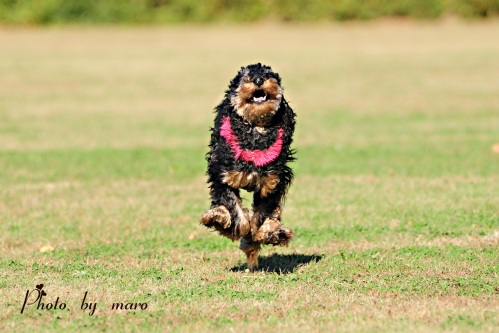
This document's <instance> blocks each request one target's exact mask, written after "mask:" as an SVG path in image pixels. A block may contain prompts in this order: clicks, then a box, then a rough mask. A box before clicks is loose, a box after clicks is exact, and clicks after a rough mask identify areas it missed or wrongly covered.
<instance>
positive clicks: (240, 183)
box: [200, 63, 296, 272]
mask: <svg viewBox="0 0 499 333" xmlns="http://www.w3.org/2000/svg"><path fill="white" fill-rule="evenodd" d="M214 112H215V113H216V116H215V125H214V127H213V128H211V140H210V144H209V148H210V151H209V152H208V153H207V154H206V160H207V161H208V171H207V175H208V184H209V189H210V196H211V209H210V210H208V211H206V212H205V213H204V214H203V215H202V217H201V220H200V223H201V224H202V225H205V226H206V227H208V228H213V229H215V230H216V231H218V232H219V233H220V234H221V235H222V236H225V237H227V238H229V239H231V240H233V241H235V240H238V239H240V249H241V250H242V251H243V252H244V253H245V254H246V257H247V260H248V269H250V270H251V271H252V272H253V271H254V270H255V269H256V268H257V267H258V252H259V251H260V248H261V245H264V244H272V245H281V246H287V245H288V243H289V241H290V240H291V239H292V238H293V236H294V231H293V230H292V229H289V228H286V227H284V226H283V225H282V224H281V214H282V206H283V204H284V201H285V196H286V193H287V191H288V188H289V186H290V185H291V182H292V180H293V171H292V169H291V168H290V167H289V166H288V163H289V162H292V161H294V160H295V158H294V157H293V155H294V154H295V151H294V150H293V149H291V143H292V141H293V132H294V129H295V124H296V122H295V117H296V114H295V113H294V112H293V110H292V109H291V107H290V106H289V105H288V103H287V102H286V100H285V99H284V96H283V87H282V86H281V78H280V77H279V74H277V73H275V72H273V71H272V69H271V68H270V67H269V66H265V65H262V64H260V63H258V64H253V65H249V66H246V67H241V70H240V71H239V72H238V73H237V75H236V77H235V78H234V79H233V80H232V81H231V82H230V85H229V89H228V90H226V91H225V97H224V99H223V100H222V102H221V103H220V104H219V105H218V106H217V107H216V108H215V110H214ZM241 189H243V190H246V191H248V192H253V205H252V207H253V214H252V215H251V216H250V214H249V211H248V209H246V208H243V206H242V200H241V197H240V190H241Z"/></svg>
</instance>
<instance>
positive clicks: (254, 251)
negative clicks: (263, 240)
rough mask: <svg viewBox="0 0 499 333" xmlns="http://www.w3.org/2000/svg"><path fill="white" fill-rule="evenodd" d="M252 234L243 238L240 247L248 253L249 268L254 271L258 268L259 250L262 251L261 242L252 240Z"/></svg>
mask: <svg viewBox="0 0 499 333" xmlns="http://www.w3.org/2000/svg"><path fill="white" fill-rule="evenodd" d="M252 238H253V237H252V236H251V234H249V235H247V236H246V237H243V238H241V243H240V245H239V248H240V249H241V250H242V251H243V252H244V254H246V258H248V269H249V270H250V271H251V272H254V271H255V269H256V268H258V252H260V243H257V242H253V241H252Z"/></svg>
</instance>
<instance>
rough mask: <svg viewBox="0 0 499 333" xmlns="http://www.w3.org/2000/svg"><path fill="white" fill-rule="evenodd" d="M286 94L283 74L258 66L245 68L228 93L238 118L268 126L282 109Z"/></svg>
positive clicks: (267, 67) (231, 84)
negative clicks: (281, 76) (280, 106)
mask: <svg viewBox="0 0 499 333" xmlns="http://www.w3.org/2000/svg"><path fill="white" fill-rule="evenodd" d="M282 91H283V88H282V87H281V78H280V77H279V74H277V73H274V72H273V71H272V69H271V68H270V67H269V66H265V65H262V64H260V63H258V64H254V65H249V66H247V67H242V68H241V70H240V71H239V73H237V75H236V77H235V78H234V79H233V80H232V81H231V82H230V89H229V90H228V91H227V94H228V96H229V98H230V102H231V105H232V106H233V107H234V111H235V112H236V113H237V114H238V115H240V116H241V117H243V118H244V119H245V120H246V121H247V122H249V123H250V124H253V125H256V126H265V125H267V124H269V123H270V121H271V120H272V117H273V116H274V115H275V114H276V112H277V110H279V105H280V104H281V100H282Z"/></svg>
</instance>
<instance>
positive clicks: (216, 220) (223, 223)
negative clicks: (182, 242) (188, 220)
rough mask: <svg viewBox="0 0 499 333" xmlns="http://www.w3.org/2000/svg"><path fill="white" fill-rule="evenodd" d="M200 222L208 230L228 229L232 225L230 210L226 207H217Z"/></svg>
mask: <svg viewBox="0 0 499 333" xmlns="http://www.w3.org/2000/svg"><path fill="white" fill-rule="evenodd" d="M199 222H200V223H201V224H204V225H205V226H207V227H208V228H215V229H217V230H221V229H227V228H229V227H230V225H231V219H230V213H229V210H228V209H227V207H225V206H222V205H220V206H217V207H215V208H212V209H210V210H208V211H207V212H206V213H204V214H203V216H201V220H200V221H199Z"/></svg>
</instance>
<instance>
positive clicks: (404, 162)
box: [0, 21, 499, 332]
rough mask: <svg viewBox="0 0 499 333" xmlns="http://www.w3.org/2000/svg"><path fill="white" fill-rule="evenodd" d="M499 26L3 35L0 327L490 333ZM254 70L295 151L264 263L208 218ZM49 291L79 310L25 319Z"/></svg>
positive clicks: (498, 174) (496, 284)
mask: <svg viewBox="0 0 499 333" xmlns="http://www.w3.org/2000/svg"><path fill="white" fill-rule="evenodd" d="M497 28H498V26H497V22H494V21H491V22H486V23H480V24H478V23H473V24H464V23H458V22H440V23H435V24H415V23H409V22H399V23H393V22H392V23H372V24H362V25H358V24H352V25H344V26H340V25H317V26H313V25H304V26H296V25H285V26H281V25H255V26H228V27H224V26H207V27H176V28H145V27H144V28H140V27H137V28H113V27H108V28H99V29H96V28H77V27H70V28H53V29H13V30H7V29H4V30H0V44H1V45H3V48H2V52H1V53H0V86H1V87H2V89H0V170H1V172H0V198H1V200H0V221H1V223H0V297H1V301H0V329H2V330H9V331H32V330H33V327H35V328H36V330H37V331H47V332H48V331H67V330H68V329H71V330H75V331H89V330H90V331H104V330H115V331H130V332H132V331H157V332H163V331H182V332H183V331H223V332H231V331H236V330H238V331H256V330H263V331H270V330H287V331H292V332H294V331H298V332H300V331H339V332H400V331H404V332H411V331H413V332H435V331H452V332H493V331H494V330H495V328H496V327H497V326H498V325H499V321H498V319H497V309H498V306H499V302H498V298H497V295H498V292H499V278H498V274H499V265H498V264H497V263H498V262H499V252H498V251H497V248H498V245H499V196H498V195H497V193H499V154H497V153H494V152H493V149H492V147H493V145H494V144H497V143H499V138H498V135H499V115H498V113H497V110H498V108H499V97H498V95H497V91H499V85H498V83H497V82H498V81H497V80H494V78H495V77H498V76H499V66H498V62H497V59H498V57H499V44H498V42H497V41H499V35H498V31H499V29H497ZM264 34H266V35H272V36H274V37H275V38H274V43H275V44H274V45H273V47H269V46H268V45H260V44H258V43H257V44H255V43H248V41H250V40H252V38H254V36H255V35H257V36H258V35H264ZM228 40H230V41H231V43H229V44H228V43H227V41H228ZM255 61H262V62H265V63H267V64H270V65H272V66H273V67H274V68H275V69H276V71H278V72H279V73H280V74H281V76H282V77H283V83H284V86H285V88H286V90H285V95H286V98H287V99H288V100H290V102H291V105H292V106H293V107H294V109H295V111H296V112H297V114H298V126H297V132H296V136H295V139H296V140H295V145H294V147H295V148H296V149H297V151H298V153H297V156H298V160H297V161H296V162H295V163H294V165H293V169H294V170H295V173H296V178H295V182H294V185H293V186H292V187H291V189H290V191H289V195H288V197H287V201H286V206H285V209H284V223H285V225H286V226H289V227H291V228H293V229H294V230H295V232H296V236H295V239H294V240H293V241H292V242H291V244H290V246H289V247H288V248H275V247H267V248H265V249H264V250H263V251H262V253H261V256H260V263H261V265H260V270H259V271H257V272H256V273H253V274H251V273H248V272H247V271H246V268H247V267H246V263H245V258H244V255H243V254H242V252H240V251H239V250H238V249H237V244H235V243H232V242H230V241H229V240H227V239H224V238H222V237H220V236H218V235H217V234H215V233H210V232H209V231H208V230H206V229H204V228H203V227H201V226H200V225H199V223H198V219H199V217H200V216H201V214H202V213H203V212H204V211H205V210H206V209H208V207H209V196H208V190H207V188H206V176H205V175H204V172H205V168H206V161H205V160H204V155H205V153H206V151H207V143H208V140H209V132H208V129H209V127H210V125H211V122H212V119H213V114H212V113H211V110H212V109H213V107H214V106H215V105H216V104H217V103H218V102H219V100H220V99H221V98H222V95H223V90H224V89H225V87H226V85H227V84H228V82H229V80H230V79H231V78H232V76H233V75H234V74H235V72H236V70H237V69H238V68H239V66H241V65H245V64H248V63H250V62H255ZM244 197H245V200H244V203H245V205H246V206H250V204H251V203H250V198H251V195H250V194H245V195H244ZM44 245H50V246H51V247H53V251H48V252H39V250H40V248H42V246H44ZM40 283H43V284H44V285H45V286H44V289H43V290H44V291H46V293H47V296H45V298H44V301H46V302H53V301H55V299H56V298H57V297H59V299H60V300H59V302H65V303H66V304H67V309H65V310H51V311H46V310H37V309H36V306H34V305H31V306H28V307H27V308H26V310H25V312H24V313H23V314H21V313H20V310H21V306H22V303H23V298H24V296H25V294H26V290H32V289H34V288H35V285H37V284H40ZM87 291H88V294H87V299H86V301H87V302H96V303H97V309H96V311H95V313H94V314H93V315H92V316H90V315H89V311H88V310H85V311H84V310H82V309H81V308H80V307H81V302H82V298H83V295H84V293H85V292H87ZM116 302H123V303H125V304H126V303H129V302H130V303H143V302H146V303H147V304H148V308H147V309H146V310H135V311H125V310H112V309H111V307H112V304H113V303H116Z"/></svg>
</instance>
